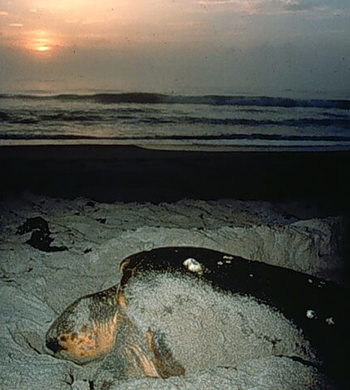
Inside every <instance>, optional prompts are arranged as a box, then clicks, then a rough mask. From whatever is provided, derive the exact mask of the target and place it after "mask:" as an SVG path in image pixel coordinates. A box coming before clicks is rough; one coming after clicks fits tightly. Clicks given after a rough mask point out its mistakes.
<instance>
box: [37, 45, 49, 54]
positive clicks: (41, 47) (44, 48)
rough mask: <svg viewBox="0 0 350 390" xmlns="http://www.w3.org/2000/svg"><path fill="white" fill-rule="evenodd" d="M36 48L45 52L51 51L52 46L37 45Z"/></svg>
mask: <svg viewBox="0 0 350 390" xmlns="http://www.w3.org/2000/svg"><path fill="white" fill-rule="evenodd" d="M35 50H36V51H39V52H42V53H44V52H46V51H51V50H52V47H50V46H37V47H36V48H35Z"/></svg>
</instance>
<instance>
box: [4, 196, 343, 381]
mask: <svg viewBox="0 0 350 390" xmlns="http://www.w3.org/2000/svg"><path fill="white" fill-rule="evenodd" d="M297 209H298V213H297V212H296V211H297ZM296 214H298V215H296ZM309 214H310V209H305V208H303V207H301V205H299V207H298V208H297V207H296V205H295V203H291V204H286V203H285V204H274V205H273V204H271V203H267V202H247V201H234V200H226V201H223V200H222V201H215V202H214V201H213V202H206V201H190V200H183V201H180V202H176V203H161V204H158V205H155V204H151V203H142V204H140V203H129V204H125V203H122V202H120V203H115V204H106V203H98V202H95V201H91V200H88V199H84V198H79V199H76V200H74V201H70V200H63V199H57V198H56V199H55V198H48V197H44V196H36V195H32V194H31V193H26V194H24V195H23V196H22V197H11V196H7V197H6V198H5V199H3V202H2V203H1V225H0V226H1V279H0V289H1V297H2V300H1V309H0V310H1V320H0V321H1V329H2V330H1V339H0V343H1V348H0V355H1V357H0V359H1V361H2V365H1V369H0V378H1V379H0V387H1V388H4V389H70V388H74V389H102V388H103V386H102V384H103V383H105V382H106V380H108V378H110V373H109V371H108V370H106V371H104V370H103V369H101V367H100V366H99V365H98V364H90V365H88V366H85V367H79V366H77V365H75V364H74V363H71V362H66V361H59V360H57V359H55V358H53V357H51V356H49V355H48V354H46V351H45V349H44V338H45V333H46V331H47V329H48V328H49V326H50V324H51V323H52V321H53V320H54V319H55V318H56V317H57V316H58V314H59V313H60V312H62V311H63V310H64V309H65V308H66V307H67V306H68V305H69V304H70V303H71V302H72V301H74V300H75V299H77V298H79V297H81V296H83V295H85V294H89V293H94V292H97V291H99V290H102V289H105V288H108V287H110V286H112V285H114V284H116V283H118V281H119V278H120V275H119V273H118V264H119V262H120V261H121V260H122V259H123V258H125V257H126V256H128V255H130V254H133V253H136V252H138V251H142V250H147V249H151V248H154V247H160V246H169V245H177V246H181V245H183V246H186V245H187V246H188V245H190V246H199V247H207V248H211V249H216V250H221V251H224V252H228V253H232V254H235V255H240V256H243V257H246V258H248V259H252V260H263V261H265V262H267V263H270V264H275V265H282V266H285V267H288V268H292V269H295V270H301V271H303V272H307V273H309V274H312V275H317V276H323V277H326V278H328V279H331V280H336V281H340V280H341V275H342V270H343V268H344V265H343V264H344V263H343V262H344V259H343V257H342V243H341V240H339V237H341V236H342V232H343V233H344V229H345V227H344V217H341V216H338V217H336V216H333V217H324V216H317V215H316V214H317V213H316V211H314V212H313V216H312V218H310V217H309V216H308V215H309ZM292 215H293V216H292ZM38 216H40V217H42V218H44V219H45V220H46V221H48V223H49V228H50V231H51V237H52V238H53V239H54V241H53V242H52V246H57V247H60V246H66V247H67V249H68V250H66V251H62V252H43V251H41V250H39V249H35V248H33V247H31V246H30V245H28V244H27V243H26V241H28V240H29V239H30V237H31V234H32V232H28V233H24V234H17V233H18V229H19V227H20V226H21V225H22V224H23V223H24V222H25V221H26V220H27V219H28V218H31V217H38ZM159 286H160V287H159V288H161V284H159ZM176 288H178V289H179V287H178V286H177V287H176ZM176 288H175V287H174V289H169V288H163V289H162V292H159V291H158V292H157V294H156V296H159V295H160V294H163V295H164V297H165V296H167V297H168V298H167V299H170V301H171V296H172V295H171V294H169V291H175V289H176ZM192 289H193V287H192ZM180 290H181V288H180ZM182 290H183V291H185V289H184V288H182ZM193 294H194V292H193ZM153 295H154V294H153ZM194 299H195V301H196V302H197V303H198V304H197V308H200V307H201V305H202V306H203V305H206V304H207V302H208V301H209V302H211V307H212V308H213V307H216V310H217V311H218V313H221V314H220V315H221V316H222V315H223V313H225V312H226V313H227V312H228V311H229V310H231V311H232V310H234V307H235V305H236V306H237V305H240V302H238V301H237V300H236V301H232V302H231V301H230V299H228V298H220V297H215V296H213V295H210V293H209V292H206V291H205V289H204V288H198V289H197V298H194ZM148 301H149V300H148ZM213 302H214V303H215V302H216V303H217V304H216V305H214V306H213ZM250 315H251V314H250ZM274 315H275V314H273V313H269V312H268V311H265V312H264V313H263V314H261V313H260V314H259V315H258V317H256V318H260V319H262V318H265V322H264V321H259V330H256V332H257V334H258V333H259V332H260V333H259V334H262V333H264V332H265V333H266V334H267V335H271V323H274V324H275V323H276V318H275V317H274ZM259 316H260V317H259ZM229 317H230V318H231V319H232V324H231V323H229V324H227V323H226V324H224V325H222V327H226V330H224V328H223V329H221V330H220V329H219V330H220V332H231V336H229V338H228V340H229V341H230V342H228V343H229V346H226V347H225V348H224V346H225V345H224V344H225V343H224V344H220V343H218V342H217V339H216V338H217V334H216V333H215V332H212V331H208V332H207V333H205V340H206V343H204V344H203V345H202V349H201V347H200V346H199V347H198V345H197V349H198V348H199V349H198V356H199V355H200V354H202V355H203V354H204V355H203V356H205V355H208V354H209V356H211V357H212V358H213V357H214V356H215V359H214V358H213V359H209V360H208V359H207V360H205V359H204V360H203V359H198V361H197V362H196V361H195V360H193V356H191V357H190V358H188V357H187V358H186V356H185V357H184V358H183V360H184V363H185V366H187V368H188V372H187V374H186V375H185V376H184V377H178V378H170V379H168V380H157V379H147V378H146V379H138V380H136V379H135V380H130V381H126V382H118V381H117V380H112V381H111V388H121V389H124V388H132V389H142V388H145V389H146V388H159V389H172V388H188V389H197V388H203V389H214V388H220V389H222V388H227V389H231V388H232V389H236V388H237V389H250V388H259V389H260V388H268V389H306V388H310V389H312V388H315V389H316V388H317V389H318V388H323V386H324V387H325V388H327V386H328V385H327V383H328V382H327V381H326V380H325V378H323V376H322V375H320V374H319V373H318V372H317V371H316V370H315V369H314V368H312V367H309V366H306V365H304V364H303V363H301V362H299V361H294V360H291V359H288V358H287V357H277V356H276V354H275V353H271V350H270V347H269V346H268V345H260V346H259V345H257V344H254V342H253V341H252V339H251V340H250V342H251V344H249V342H247V348H245V347H240V349H239V350H238V352H237V353H236V355H235V354H233V352H234V351H235V349H234V348H233V344H234V342H233V341H232V340H236V341H235V342H236V343H238V340H241V339H237V338H236V339H235V338H234V337H237V334H240V333H239V332H240V329H239V325H237V324H235V323H234V319H233V318H234V317H233V316H229ZM247 318H248V317H247ZM253 318H255V317H254V316H253ZM251 321H254V320H253V319H252V320H251ZM218 324H219V325H218V326H219V328H220V326H221V325H220V322H218ZM281 324H282V325H281V330H280V331H281V332H282V333H283V335H284V337H283V339H284V340H285V343H286V345H287V347H286V348H285V350H282V351H280V352H281V353H280V354H281V355H283V356H289V355H288V353H290V354H291V355H294V354H295V351H294V352H293V351H292V352H293V353H291V350H292V349H291V347H288V345H289V346H290V345H291V344H292V343H293V339H294V337H295V334H294V336H293V335H292V334H291V333H290V331H291V328H290V325H288V324H287V325H286V324H284V325H283V323H281ZM231 325H232V326H231ZM168 326H169V324H168ZM170 328H171V326H170ZM205 328H206V329H210V326H209V327H205ZM253 328H254V326H253ZM256 328H258V327H256ZM174 329H175V328H174ZM181 329H182V332H183V337H184V338H183V341H184V342H185V343H186V337H190V335H191V332H185V331H184V328H181ZM177 330H179V328H177ZM233 330H235V331H233ZM176 332H177V331H174V333H173V335H174V337H175V336H176V337H178V334H177V333H176ZM272 332H273V331H272ZM292 333H293V332H292ZM194 334H197V335H198V333H196V332H195V333H194ZM230 337H233V339H232V340H230ZM190 338H191V340H193V337H190ZM253 338H254V337H253ZM199 344H201V343H199ZM248 346H249V347H248ZM254 346H255V348H254ZM288 348H289V349H288ZM207 349H211V351H207ZM243 351H245V352H244V353H243ZM259 351H260V352H261V351H263V353H260V352H259ZM286 351H287V352H286ZM288 351H289V352H288ZM243 356H244V358H243ZM186 359H187V360H186ZM191 359H192V363H193V364H192V366H191ZM200 361H201V362H202V364H199V362H200ZM203 362H204V363H203ZM194 363H196V364H197V363H198V364H197V365H196V364H194ZM101 370H102V371H101ZM197 370H199V371H197Z"/></svg>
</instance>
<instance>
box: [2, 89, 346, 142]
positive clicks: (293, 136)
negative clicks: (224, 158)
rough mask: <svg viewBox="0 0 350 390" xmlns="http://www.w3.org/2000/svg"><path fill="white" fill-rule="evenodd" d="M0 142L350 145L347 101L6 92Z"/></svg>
mask: <svg viewBox="0 0 350 390" xmlns="http://www.w3.org/2000/svg"><path fill="white" fill-rule="evenodd" d="M0 126H1V127H0V143H2V144H6V143H19V142H20V143H33V142H40V141H46V143H50V141H52V142H57V141H60V142H61V143H76V144H79V143H86V142H89V143H94V142H96V143H101V142H104V143H118V142H121V143H137V144H159V145H166V144H171V145H179V146H181V145H220V146H251V147H261V146H262V147H277V148H278V147H299V148H305V147H309V148H319V147H322V148H326V149H348V148H350V100H344V99H343V100H335V99H292V98H279V97H264V96H261V97H250V96H227V95H226V96H223V95H204V96H181V95H165V94H152V93H98V94H60V95H54V94H51V95H48V94H46V95H39V94H14V95H11V94H2V95H0Z"/></svg>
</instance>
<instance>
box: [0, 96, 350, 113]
mask: <svg viewBox="0 0 350 390" xmlns="http://www.w3.org/2000/svg"><path fill="white" fill-rule="evenodd" d="M0 99H26V100H58V101H93V102H96V103H101V104H127V103H130V104H199V105H213V106H251V107H252V106H253V107H254V106H255V107H286V108H289V107H309V108H312V107H315V108H337V109H344V110H349V109H350V100H347V99H340V100H337V99H328V100H327V99H291V98H280V97H268V96H259V97H249V96H231V95H204V96H185V95H165V94H157V93H142V92H138V93H96V94H91V95H87V94H81V95H80V94H61V95H53V96H47V95H30V94H28V95H26V94H15V95H11V94H1V95H0Z"/></svg>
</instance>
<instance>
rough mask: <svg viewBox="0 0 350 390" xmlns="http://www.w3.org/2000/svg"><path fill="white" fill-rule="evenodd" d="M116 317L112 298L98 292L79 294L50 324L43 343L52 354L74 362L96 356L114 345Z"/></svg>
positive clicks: (117, 312) (116, 330)
mask: <svg viewBox="0 0 350 390" xmlns="http://www.w3.org/2000/svg"><path fill="white" fill-rule="evenodd" d="M120 318H121V316H120V311H119V310H118V304H117V303H116V301H115V300H114V299H106V297H105V296H103V294H101V293H98V294H95V295H92V296H87V297H84V298H81V299H79V300H77V301H76V302H74V303H73V304H71V305H70V306H69V307H68V308H67V309H66V310H65V311H64V312H63V313H62V314H61V315H60V316H59V317H58V318H57V319H56V320H55V321H54V323H53V324H52V325H51V327H50V329H49V330H48V332H47V334H46V347H47V348H48V349H49V350H50V352H51V353H53V354H54V356H56V357H58V358H60V359H67V360H71V361H74V362H75V363H78V364H85V363H89V362H91V361H93V360H97V359H100V358H102V357H104V356H105V355H106V354H107V353H109V352H110V351H111V349H112V348H113V347H114V344H115V339H116V334H117V332H118V328H119V323H120Z"/></svg>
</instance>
